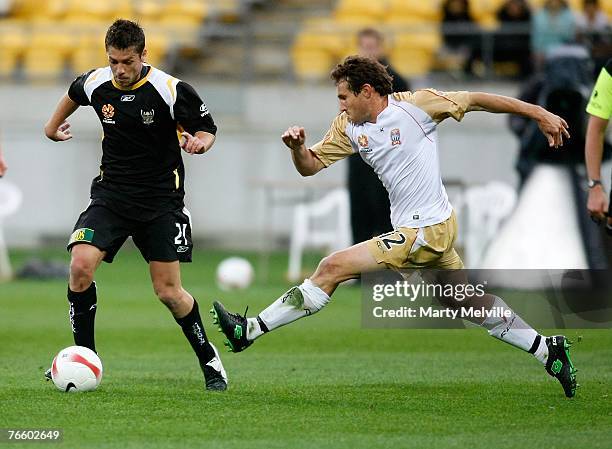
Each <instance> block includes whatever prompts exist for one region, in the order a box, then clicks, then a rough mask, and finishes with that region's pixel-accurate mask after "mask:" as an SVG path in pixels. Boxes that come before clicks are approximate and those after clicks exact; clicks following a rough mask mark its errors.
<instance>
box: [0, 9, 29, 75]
mask: <svg viewBox="0 0 612 449" xmlns="http://www.w3.org/2000/svg"><path fill="white" fill-rule="evenodd" d="M7 22H8V21H3V22H0V76H10V75H12V74H13V72H14V71H15V68H16V67H17V65H18V64H19V61H20V59H21V58H22V57H23V54H24V52H25V49H26V46H27V43H28V38H27V34H26V30H25V26H24V25H23V24H22V23H17V24H11V23H7Z"/></svg>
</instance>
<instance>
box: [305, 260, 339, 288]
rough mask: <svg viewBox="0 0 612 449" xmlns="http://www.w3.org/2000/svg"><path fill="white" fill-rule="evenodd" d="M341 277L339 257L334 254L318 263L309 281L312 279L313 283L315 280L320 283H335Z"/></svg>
mask: <svg viewBox="0 0 612 449" xmlns="http://www.w3.org/2000/svg"><path fill="white" fill-rule="evenodd" d="M341 277H342V264H341V261H340V257H339V256H337V255H336V254H335V253H334V254H330V255H329V256H327V257H324V258H323V259H322V260H321V262H319V266H318V267H317V271H316V272H315V274H314V275H313V276H312V278H311V279H313V281H315V279H316V280H318V281H319V282H320V283H337V282H340V281H341ZM319 285H320V284H319Z"/></svg>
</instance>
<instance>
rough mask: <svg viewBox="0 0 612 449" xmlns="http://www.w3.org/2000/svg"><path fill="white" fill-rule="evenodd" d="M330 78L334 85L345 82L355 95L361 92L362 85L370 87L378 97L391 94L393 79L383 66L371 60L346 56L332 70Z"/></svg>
mask: <svg viewBox="0 0 612 449" xmlns="http://www.w3.org/2000/svg"><path fill="white" fill-rule="evenodd" d="M330 76H331V79H333V80H334V82H335V83H336V85H337V84H338V83H340V82H341V81H346V82H347V83H348V88H349V90H350V91H351V92H353V93H354V94H355V95H357V94H359V92H361V89H362V88H363V86H364V84H369V85H370V86H372V88H373V89H374V90H375V91H376V92H378V93H379V94H380V95H389V94H391V93H393V77H392V76H391V75H389V73H388V72H387V68H386V67H385V66H384V65H382V64H381V63H380V62H378V61H375V60H374V59H371V58H366V57H363V56H348V57H347V58H346V59H345V60H344V61H343V62H342V63H341V64H338V65H337V66H336V67H335V68H334V70H332V72H331V74H330Z"/></svg>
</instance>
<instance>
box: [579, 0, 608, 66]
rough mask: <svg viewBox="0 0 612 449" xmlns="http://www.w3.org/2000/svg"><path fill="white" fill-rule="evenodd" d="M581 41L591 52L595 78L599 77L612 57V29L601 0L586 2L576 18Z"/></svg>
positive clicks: (585, 0) (586, 0)
mask: <svg viewBox="0 0 612 449" xmlns="http://www.w3.org/2000/svg"><path fill="white" fill-rule="evenodd" d="M576 26H577V34H578V39H579V41H580V42H581V43H582V44H584V45H586V46H587V47H588V48H589V49H590V50H591V56H592V57H593V61H594V63H595V67H594V73H593V76H595V77H596V76H597V75H598V74H599V72H600V71H601V70H602V69H603V67H604V66H605V64H606V61H607V60H608V58H609V57H610V55H612V39H611V34H612V29H611V28H610V22H609V19H608V16H607V15H606V13H605V12H604V11H603V10H602V9H601V7H600V4H599V0H584V3H583V10H582V12H581V13H579V14H578V15H577V17H576Z"/></svg>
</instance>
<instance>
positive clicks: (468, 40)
mask: <svg viewBox="0 0 612 449" xmlns="http://www.w3.org/2000/svg"><path fill="white" fill-rule="evenodd" d="M477 29H478V26H477V24H476V22H475V20H474V19H473V18H472V16H471V14H470V9H469V4H468V0H446V1H445V2H444V4H443V5H442V35H443V38H444V50H445V51H447V52H450V53H454V55H457V56H460V57H461V60H462V64H463V70H464V71H465V72H466V73H473V70H472V63H473V62H474V61H475V59H476V57H477V55H479V54H480V47H481V45H480V38H479V35H478V33H477V32H476V33H475V32H474V31H475V30H477Z"/></svg>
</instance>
